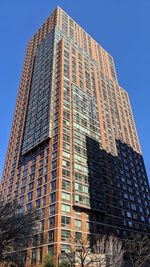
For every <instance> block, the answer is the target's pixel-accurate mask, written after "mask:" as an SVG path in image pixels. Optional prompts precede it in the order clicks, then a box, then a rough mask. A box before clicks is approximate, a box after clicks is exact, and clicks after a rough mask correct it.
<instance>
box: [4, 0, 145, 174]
mask: <svg viewBox="0 0 150 267" xmlns="http://www.w3.org/2000/svg"><path fill="white" fill-rule="evenodd" d="M57 5H59V6H61V7H62V8H63V9H64V10H65V11H66V12H67V13H68V14H70V16H71V17H72V18H73V19H75V20H76V21H77V22H78V23H79V24H80V25H81V26H82V27H83V28H84V29H85V30H86V31H87V32H88V33H89V34H90V35H92V36H93V37H94V38H95V40H97V42H98V43H100V44H101V46H102V47H104V48H105V49H106V50H107V51H108V52H109V53H110V54H111V55H112V56H113V57H114V59H115V64H116V69H117V74H118V80H119V83H120V85H121V86H122V87H123V88H125V89H126V91H127V92H128V93H129V96H130V100H131V104H132V108H133V113H134V118H135V122H136V126H137V130H138V134H139V138H140V143H141V147H142V151H143V155H144V160H145V164H146V168H147V172H148V175H149V177H150V160H149V153H150V143H149V138H150V66H149V65H150V0H58V1H56V0H24V1H21V0H0V34H1V42H0V125H1V129H0V172H2V169H3V164H4V158H5V153H6V149H7V144H8V139H9V134H10V127H11V123H12V118H13V112H14V108H15V102H16V96H17V91H18V85H19V80H20V76H21V70H22V65H23V61H24V55H25V49H26V44H27V42H28V40H29V39H30V38H31V37H32V35H33V34H34V33H35V31H36V30H37V29H38V28H39V27H40V25H41V24H42V23H43V22H44V20H45V19H46V18H47V17H48V16H49V14H51V12H52V10H53V9H54V8H55V7H56V6H57ZM0 177H1V176H0Z"/></svg>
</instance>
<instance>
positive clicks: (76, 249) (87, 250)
mask: <svg viewBox="0 0 150 267" xmlns="http://www.w3.org/2000/svg"><path fill="white" fill-rule="evenodd" d="M70 243H71V249H70V252H66V253H63V254H62V255H60V259H61V258H62V259H63V260H64V259H65V260H66V261H67V262H68V263H69V265H70V266H71V267H74V266H75V265H77V266H80V267H85V266H86V267H87V266H90V265H91V266H92V263H93V262H94V260H95V258H94V255H93V254H92V252H91V246H90V242H89V241H88V240H87V239H86V238H83V239H74V238H72V239H71V241H70Z"/></svg>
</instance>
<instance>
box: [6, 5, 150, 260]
mask: <svg viewBox="0 0 150 267" xmlns="http://www.w3.org/2000/svg"><path fill="white" fill-rule="evenodd" d="M1 188H2V190H1V195H2V197H3V198H4V199H5V200H7V201H9V200H11V199H14V198H16V199H18V201H19V202H20V203H21V204H22V211H27V210H30V209H31V208H32V207H36V208H37V220H39V234H38V236H37V238H35V240H36V241H37V240H38V242H37V243H36V242H34V243H33V247H32V249H31V262H32V263H34V262H35V263H36V262H38V261H39V262H41V261H43V259H44V256H45V255H46V254H47V252H48V251H53V253H54V254H55V255H56V256H58V254H60V253H61V252H63V251H66V250H67V251H68V250H69V248H70V244H69V239H70V237H71V236H74V237H76V238H82V237H83V236H88V238H92V237H94V235H95V234H97V233H98V234H100V233H104V232H106V233H111V232H113V233H115V234H116V235H118V236H122V237H127V236H128V235H129V234H130V233H131V232H132V233H143V234H144V233H149V232H150V215H149V209H148V207H149V200H150V196H149V185H148V178H147V175H146V170H145V167H144V162H143V158H142V153H141V149H140V145H139V140H138V136H137V132H136V128H135V124H134V119H133V115H132V110H131V106H130V101H129V97H128V94H127V92H126V91H125V90H124V89H123V88H121V87H120V85H119V84H118V81H117V75H116V71H115V66H114V61H113V58H112V56H111V55H110V54H109V53H108V52H106V51H105V50H104V49H103V48H102V47H101V46H100V45H99V44H98V43H97V42H96V41H95V40H93V38H92V37H90V36H89V35H88V34H87V33H86V32H85V31H84V30H83V29H82V28H81V27H80V26H79V25H78V24H77V23H76V22H75V21H74V20H72V19H71V18H70V17H69V16H68V15H67V14H66V13H65V12H64V11H63V10H62V9H61V8H60V7H57V8H56V10H55V11H53V13H52V14H51V16H50V17H49V18H48V19H47V20H46V21H45V23H44V24H43V25H42V26H41V28H40V29H39V30H38V31H37V32H36V34H35V35H34V36H33V38H32V39H31V40H30V41H29V43H28V46H27V52H26V56H25V62H24V66H23V71H22V77H21V82H20V86H19V92H18V98H17V103H16V110H15V114H14V119H13V123H12V129H11V135H10V140H9V145H8V150H7V155H6V160H5V165H4V171H3V175H2V182H1ZM40 214H41V215H42V218H41V216H39V215H40Z"/></svg>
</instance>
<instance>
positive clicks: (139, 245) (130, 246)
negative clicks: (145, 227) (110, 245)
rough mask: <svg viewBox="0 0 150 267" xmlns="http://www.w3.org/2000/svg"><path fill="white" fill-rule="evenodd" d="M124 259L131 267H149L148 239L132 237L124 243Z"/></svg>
mask: <svg viewBox="0 0 150 267" xmlns="http://www.w3.org/2000/svg"><path fill="white" fill-rule="evenodd" d="M125 257H126V260H127V264H126V265H125V266H131V267H148V266H150V238H149V237H148V236H144V237H141V236H134V237H131V238H130V239H127V240H126V241H125Z"/></svg>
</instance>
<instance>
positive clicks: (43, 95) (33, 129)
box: [22, 31, 54, 154]
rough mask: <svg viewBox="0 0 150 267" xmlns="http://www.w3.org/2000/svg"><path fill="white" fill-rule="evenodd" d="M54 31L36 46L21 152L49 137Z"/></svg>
mask: <svg viewBox="0 0 150 267" xmlns="http://www.w3.org/2000/svg"><path fill="white" fill-rule="evenodd" d="M53 52H54V31H52V32H51V33H50V34H49V35H48V36H47V38H46V39H45V40H43V41H42V42H41V44H40V45H39V47H38V48H37V52H36V55H35V62H34V68H33V75H32V83H31V89H30V96H29V102H28V108H27V113H26V122H25V129H24V137H23V144H22V154H24V153H26V152H28V151H29V150H31V149H32V148H34V147H35V146H37V145H38V144H40V143H41V142H43V141H44V140H46V139H47V138H49V137H50V125H51V120H50V113H51V97H52V69H53V57H54V53H53Z"/></svg>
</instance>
